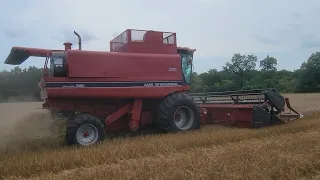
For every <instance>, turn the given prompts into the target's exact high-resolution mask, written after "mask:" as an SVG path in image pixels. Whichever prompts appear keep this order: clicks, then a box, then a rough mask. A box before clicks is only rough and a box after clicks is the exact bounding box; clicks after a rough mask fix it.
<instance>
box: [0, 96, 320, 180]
mask: <svg viewBox="0 0 320 180" xmlns="http://www.w3.org/2000/svg"><path fill="white" fill-rule="evenodd" d="M285 96H287V97H289V98H290V101H291V105H292V106H293V107H294V108H295V109H297V110H298V111H299V112H302V113H303V114H304V115H305V117H304V118H303V119H299V120H296V121H293V122H290V123H287V124H284V125H280V126H274V127H268V128H264V129H257V130H252V129H237V128H232V127H223V126H216V125H213V126H203V127H202V128H201V130H199V131H194V132H185V133H177V134H161V135H144V136H138V137H122V138H118V139H108V140H106V141H104V142H103V143H101V144H99V145H97V146H92V147H81V148H74V147H65V146H64V144H63V143H64V142H63V138H64V132H63V129H62V128H61V127H62V126H63V124H62V122H63V121H55V120H52V119H51V118H50V117H49V115H48V113H47V111H45V110H41V109H36V108H37V107H40V106H41V104H40V103H7V104H0V132H1V136H0V178H1V179H49V180H50V179H116V180H122V179H123V180H124V179H146V180H147V179H148V180H149V179H159V180H160V179H161V180H162V179H178V180H180V179H181V180H185V179H186V180H187V179H192V180H198V179H199V180H200V179H201V180H205V179H224V180H225V179H241V180H242V179H243V180H247V179H260V180H264V179H266V180H269V179H270V180H271V179H277V180H278V179H303V180H305V179H311V180H313V179H320V94H285Z"/></svg>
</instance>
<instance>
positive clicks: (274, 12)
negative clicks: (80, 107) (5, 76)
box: [0, 0, 320, 72]
mask: <svg viewBox="0 0 320 180" xmlns="http://www.w3.org/2000/svg"><path fill="white" fill-rule="evenodd" d="M0 6H1V11H0V24H1V28H0V42H1V43H0V59H1V64H0V70H1V69H10V68H13V67H14V66H10V65H5V64H4V63H3V62H4V60H5V58H6V57H7V55H8V53H9V52H10V49H11V47H12V46H30V47H38V48H41V47H43V48H52V49H62V48H63V45H62V44H63V42H65V41H71V42H72V43H73V44H74V45H73V48H77V39H76V36H75V35H74V34H73V30H76V31H78V32H79V33H80V34H81V35H82V38H83V43H82V48H83V49H88V50H106V51H108V50H109V41H110V40H111V39H112V38H113V37H114V35H116V34H119V33H121V32H122V31H124V30H125V29H126V28H133V29H147V30H149V29H150V30H161V31H170V32H176V33H177V38H178V45H179V46H187V47H190V48H196V49H197V51H196V54H195V58H194V60H195V62H194V63H195V71H197V72H203V71H207V70H209V69H211V68H216V69H218V70H220V69H221V68H222V66H223V65H224V64H225V63H226V62H227V61H229V60H230V58H231V57H232V55H233V54H234V53H236V52H239V53H244V54H247V53H253V54H255V55H257V56H258V58H259V60H262V59H263V58H264V57H266V56H267V55H271V56H274V57H275V58H277V59H278V66H277V67H278V69H287V70H294V69H297V68H299V67H300V65H301V63H302V62H303V61H306V60H307V59H308V57H309V56H310V54H311V53H312V52H315V51H317V50H319V47H320V40H319V38H320V23H319V22H318V20H319V19H320V13H319V10H320V1H319V0H318V1H317V0H308V1H303V0H278V1H276V0H268V1H265V0H172V1H169V0H162V1H160V0H157V1H155V0H113V1H109V0H91V1H88V0H86V1H85V0H69V1H66V0H54V1H52V0H51V1H49V0H24V1H23V0H0ZM43 63H44V58H30V59H29V60H28V61H26V62H25V63H24V64H22V67H28V66H29V65H36V66H37V67H42V66H43ZM257 64H259V63H257Z"/></svg>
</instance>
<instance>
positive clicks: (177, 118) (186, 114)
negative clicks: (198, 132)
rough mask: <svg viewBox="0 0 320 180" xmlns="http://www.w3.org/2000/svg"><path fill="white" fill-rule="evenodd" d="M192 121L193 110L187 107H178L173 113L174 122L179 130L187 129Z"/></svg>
mask: <svg viewBox="0 0 320 180" xmlns="http://www.w3.org/2000/svg"><path fill="white" fill-rule="evenodd" d="M193 121H194V114H193V111H192V110H191V109H190V108H189V107H187V106H182V107H179V108H178V109H177V110H176V112H175V114H174V123H175V124H176V126H177V127H178V128H179V129H181V130H187V129H189V128H190V127H191V126H192V124H193Z"/></svg>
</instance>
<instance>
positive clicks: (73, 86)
mask: <svg viewBox="0 0 320 180" xmlns="http://www.w3.org/2000/svg"><path fill="white" fill-rule="evenodd" d="M62 87H65V88H84V87H86V85H84V84H76V85H63V86H62Z"/></svg>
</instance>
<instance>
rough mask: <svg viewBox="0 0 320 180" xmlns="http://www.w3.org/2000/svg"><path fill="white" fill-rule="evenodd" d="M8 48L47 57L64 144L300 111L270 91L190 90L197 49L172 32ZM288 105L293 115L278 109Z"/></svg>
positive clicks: (46, 76) (47, 97) (15, 57)
mask: <svg viewBox="0 0 320 180" xmlns="http://www.w3.org/2000/svg"><path fill="white" fill-rule="evenodd" d="M74 34H75V35H77V36H78V39H79V49H75V50H73V49H72V48H71V46H72V44H71V43H70V42H66V43H64V45H65V48H64V49H63V50H50V49H37V48H26V47H13V48H12V50H11V53H10V54H9V56H8V58H7V59H6V61H5V63H6V64H12V65H18V64H21V63H23V62H24V61H25V60H26V59H27V58H29V57H30V56H38V57H45V65H44V69H43V75H42V77H41V80H40V82H39V84H38V86H39V88H40V90H41V97H42V99H43V101H44V103H43V108H46V109H49V110H50V111H52V112H60V113H62V114H65V115H66V116H67V119H68V123H67V134H66V142H67V144H69V145H72V144H78V145H85V146H87V145H91V144H95V143H97V142H98V141H100V140H103V139H104V137H105V135H106V134H107V133H112V132H130V131H143V130H145V129H148V128H155V129H156V130H160V131H165V132H179V131H189V130H194V129H199V128H200V126H201V125H205V124H211V123H218V124H227V125H233V126H237V127H249V128H259V127H265V126H269V125H274V124H279V123H280V122H287V119H289V120H292V119H297V118H300V117H301V115H300V114H299V113H297V112H296V111H295V110H293V109H292V108H291V107H290V103H289V100H288V99H285V98H283V97H282V96H281V95H280V94H279V93H278V92H276V91H275V90H251V91H237V92H220V93H192V94H190V93H188V92H189V90H190V84H191V74H192V70H193V68H192V65H193V54H194V52H195V51H196V50H195V49H190V48H182V47H178V46H177V40H176V34H175V33H171V32H160V31H145V30H133V29H127V30H126V31H124V32H123V33H121V34H120V35H119V36H117V37H116V38H114V39H113V40H111V41H110V52H107V51H88V50H82V47H81V37H80V35H79V34H78V33H77V32H74ZM285 104H287V106H288V107H289V109H291V110H292V111H293V112H294V113H293V114H291V115H286V114H283V113H282V112H283V110H284V106H285Z"/></svg>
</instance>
